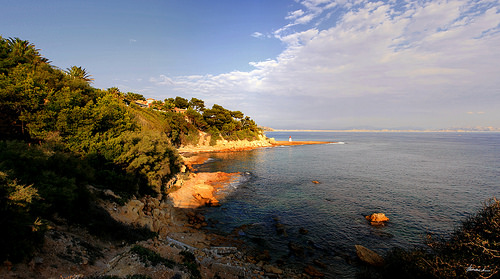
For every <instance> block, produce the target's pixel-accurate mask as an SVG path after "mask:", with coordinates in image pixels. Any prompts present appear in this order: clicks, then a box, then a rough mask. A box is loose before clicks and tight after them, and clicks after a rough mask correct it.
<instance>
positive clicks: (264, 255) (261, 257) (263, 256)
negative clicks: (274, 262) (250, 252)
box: [255, 250, 271, 262]
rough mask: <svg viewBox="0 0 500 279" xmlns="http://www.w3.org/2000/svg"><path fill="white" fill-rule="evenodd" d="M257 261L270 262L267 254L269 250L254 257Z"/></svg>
mask: <svg viewBox="0 0 500 279" xmlns="http://www.w3.org/2000/svg"><path fill="white" fill-rule="evenodd" d="M255 259H256V260H257V261H264V262H269V261H270V260H271V254H269V250H264V251H262V253H260V254H259V255H257V256H256V257H255Z"/></svg>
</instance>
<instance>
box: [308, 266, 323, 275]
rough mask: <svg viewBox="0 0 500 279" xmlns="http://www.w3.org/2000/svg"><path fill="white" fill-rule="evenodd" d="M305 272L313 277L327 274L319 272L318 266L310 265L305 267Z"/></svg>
mask: <svg viewBox="0 0 500 279" xmlns="http://www.w3.org/2000/svg"><path fill="white" fill-rule="evenodd" d="M304 272H305V273H306V274H307V275H309V276H311V277H325V274H323V273H321V272H319V271H318V270H317V269H316V268H314V267H313V266H310V265H308V266H306V267H305V268H304Z"/></svg>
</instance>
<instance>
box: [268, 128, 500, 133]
mask: <svg viewBox="0 0 500 279" xmlns="http://www.w3.org/2000/svg"><path fill="white" fill-rule="evenodd" d="M265 132H343V133H349V132H352V133H484V132H500V128H493V127H487V128H457V129H453V128H451V129H441V130H397V129H379V130H376V129H349V130H314V129H311V130H309V129H272V128H270V129H267V130H265Z"/></svg>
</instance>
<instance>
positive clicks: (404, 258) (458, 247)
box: [382, 198, 500, 278]
mask: <svg viewBox="0 0 500 279" xmlns="http://www.w3.org/2000/svg"><path fill="white" fill-rule="evenodd" d="M426 244H427V247H428V249H424V248H414V249H410V250H407V251H405V250H402V249H393V250H392V251H390V252H389V253H388V254H387V256H386V261H387V263H388V264H387V266H386V267H385V269H384V270H383V274H382V275H383V277H384V278H494V277H497V276H498V275H499V272H500V201H499V200H497V199H496V198H492V199H491V200H489V201H487V202H486V203H485V204H484V205H483V208H482V209H481V210H480V211H479V212H478V213H476V214H474V215H471V216H470V217H468V218H466V219H465V220H464V221H462V222H461V224H460V226H459V227H458V228H457V229H456V230H455V231H454V232H453V233H451V234H450V235H449V236H448V237H444V238H443V237H434V236H431V235H429V236H428V237H427V243H426Z"/></svg>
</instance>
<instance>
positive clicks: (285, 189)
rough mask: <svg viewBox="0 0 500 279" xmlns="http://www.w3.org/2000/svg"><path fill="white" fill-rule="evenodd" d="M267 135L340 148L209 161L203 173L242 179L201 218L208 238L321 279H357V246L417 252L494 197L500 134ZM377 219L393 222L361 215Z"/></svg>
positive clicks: (285, 149)
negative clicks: (209, 228)
mask: <svg viewBox="0 0 500 279" xmlns="http://www.w3.org/2000/svg"><path fill="white" fill-rule="evenodd" d="M267 136H268V137H274V138H275V139H276V140H288V137H289V136H292V138H293V140H296V141H299V140H317V141H337V142H338V141H341V142H344V143H345V144H324V145H304V146H282V147H273V148H265V149H257V150H252V151H245V152H233V153H219V154H217V153H215V154H213V155H212V158H211V159H210V160H209V161H208V162H207V163H205V164H204V165H203V166H201V167H200V171H224V172H243V173H244V175H243V176H242V179H241V181H240V183H239V184H237V185H233V186H235V187H236V188H235V189H234V190H233V191H232V192H231V194H230V195H229V196H228V197H227V199H226V200H224V201H223V206H222V207H219V208H209V209H205V212H204V213H205V215H206V217H207V218H209V219H211V220H215V222H214V229H215V230H217V231H219V232H221V233H231V232H234V231H237V232H238V233H237V235H238V237H239V238H241V239H242V240H244V241H245V243H247V244H248V246H249V247H251V248H253V249H256V250H261V251H262V250H268V251H270V254H271V256H272V258H273V261H277V262H278V263H280V264H281V263H285V264H288V265H291V266H295V267H297V268H299V269H300V268H301V267H303V266H305V265H308V264H312V265H314V264H313V262H314V261H315V260H317V261H320V262H322V263H324V264H326V265H327V267H326V268H321V267H319V266H317V265H316V266H315V267H316V268H317V269H318V270H320V271H322V272H324V273H325V274H327V278H352V277H354V275H355V273H356V271H357V270H358V268H359V265H358V264H357V261H356V259H355V258H356V257H355V250H354V245H355V244H361V245H363V246H366V247H368V248H370V249H372V250H374V251H377V252H379V253H381V254H383V253H384V252H386V251H387V250H388V249H390V248H392V247H403V248H405V247H412V246H413V245H421V243H422V240H423V237H424V236H425V234H426V233H435V234H446V233H449V232H450V231H452V230H453V229H454V227H455V226H457V224H458V222H459V220H461V219H463V218H464V217H465V216H467V215H469V214H471V213H474V212H475V211H476V210H477V209H479V208H480V207H481V204H482V202H484V201H485V200H486V199H488V198H491V197H493V196H499V193H500V182H499V178H500V133H463V134H460V133H323V132H321V133H320V132H318V133H305V132H294V133H290V132H273V133H268V134H267ZM313 180H317V181H319V182H320V184H314V183H312V181H313ZM374 212H383V213H385V214H386V215H387V216H388V217H389V218H390V222H389V223H388V224H387V226H385V227H372V226H370V225H369V224H368V223H367V221H366V220H365V219H364V216H366V215H369V214H371V213H374ZM277 223H279V224H280V225H278V226H279V228H280V230H277V226H276V225H277ZM301 228H302V232H303V230H304V229H305V230H307V231H308V233H301V232H300V230H301ZM283 229H284V231H283ZM291 246H292V247H295V248H297V247H299V249H298V252H297V249H290V247H291ZM293 251H295V252H293Z"/></svg>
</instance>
